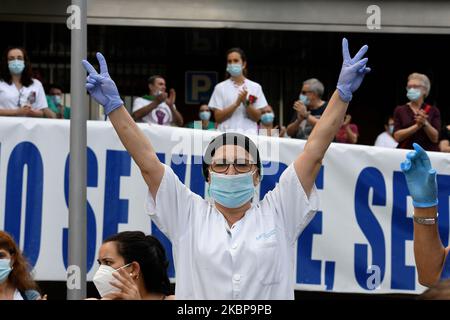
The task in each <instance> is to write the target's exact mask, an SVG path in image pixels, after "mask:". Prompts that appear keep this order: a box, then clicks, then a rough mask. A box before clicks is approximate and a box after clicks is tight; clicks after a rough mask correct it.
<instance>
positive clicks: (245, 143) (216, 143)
mask: <svg viewBox="0 0 450 320" xmlns="http://www.w3.org/2000/svg"><path fill="white" fill-rule="evenodd" d="M224 145H234V146H240V147H242V148H244V149H245V150H246V151H247V152H248V153H250V155H251V156H252V157H253V159H256V166H257V167H258V173H259V175H260V176H261V172H262V164H261V158H260V156H259V151H258V148H257V147H256V144H255V143H254V142H253V141H252V140H250V138H249V137H247V136H246V135H243V134H240V133H237V132H225V133H223V134H221V135H219V136H217V137H215V138H214V139H212V140H211V142H210V143H209V145H208V147H207V148H206V151H205V154H204V156H203V176H204V177H205V180H207V179H208V166H209V165H210V164H211V162H212V158H213V157H214V154H215V153H216V150H217V149H219V148H220V147H221V146H224Z"/></svg>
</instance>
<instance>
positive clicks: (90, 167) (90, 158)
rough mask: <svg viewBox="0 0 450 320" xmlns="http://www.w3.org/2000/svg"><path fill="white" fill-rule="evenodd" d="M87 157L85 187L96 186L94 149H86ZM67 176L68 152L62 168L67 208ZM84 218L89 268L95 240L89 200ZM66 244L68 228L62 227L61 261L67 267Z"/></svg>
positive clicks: (92, 258) (92, 210)
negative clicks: (85, 221)
mask: <svg viewBox="0 0 450 320" xmlns="http://www.w3.org/2000/svg"><path fill="white" fill-rule="evenodd" d="M86 158H87V173H86V174H87V176H86V186H87V187H95V188H96V187H98V161H97V157H96V156H95V153H94V151H92V149H91V148H87V149H86ZM69 176H70V154H69V155H67V158H66V165H65V169H64V198H65V200H66V206H67V208H69V181H70V179H69ZM86 220H87V254H86V265H87V266H86V267H87V270H88V272H89V270H90V269H91V268H92V266H93V264H94V261H95V255H96V252H95V248H96V241H97V223H96V220H95V213H94V209H92V206H91V204H90V203H89V201H86ZM68 246H69V229H68V228H64V229H63V261H64V267H65V268H66V269H67V266H68V265H69V263H68Z"/></svg>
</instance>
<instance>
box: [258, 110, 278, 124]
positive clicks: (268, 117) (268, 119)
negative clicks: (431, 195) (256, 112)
mask: <svg viewBox="0 0 450 320" xmlns="http://www.w3.org/2000/svg"><path fill="white" fill-rule="evenodd" d="M273 119H275V115H274V114H273V112H267V113H264V114H263V115H262V116H261V122H262V123H264V124H269V123H272V122H273Z"/></svg>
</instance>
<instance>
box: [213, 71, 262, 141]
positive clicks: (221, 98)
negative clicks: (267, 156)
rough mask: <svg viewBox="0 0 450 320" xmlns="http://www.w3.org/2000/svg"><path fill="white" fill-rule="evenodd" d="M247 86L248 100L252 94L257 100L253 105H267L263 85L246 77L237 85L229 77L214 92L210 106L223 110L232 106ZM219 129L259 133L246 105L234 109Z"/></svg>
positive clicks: (258, 106)
mask: <svg viewBox="0 0 450 320" xmlns="http://www.w3.org/2000/svg"><path fill="white" fill-rule="evenodd" d="M244 88H246V89H247V91H248V95H247V100H249V97H250V96H254V97H256V101H255V102H254V103H253V107H255V108H256V109H261V108H264V107H265V106H267V100H266V97H265V96H264V93H263V90H262V88H261V85H259V84H258V83H256V82H254V81H251V80H249V79H245V80H244V83H243V84H242V85H237V84H236V83H234V82H233V81H232V80H231V79H227V80H225V81H222V82H220V83H218V84H217V85H216V86H215V88H214V92H213V94H212V96H211V99H210V100H209V103H208V106H209V107H210V108H211V109H218V110H222V109H224V108H227V107H229V106H231V105H232V104H233V103H234V102H236V99H237V97H238V94H239V92H240V91H241V90H242V89H244ZM217 129H218V130H220V131H236V132H241V133H246V134H255V135H256V134H258V127H257V123H256V122H255V121H253V120H252V119H250V118H249V116H248V114H247V111H246V106H245V105H244V104H243V103H241V105H240V106H239V107H238V108H237V109H236V110H235V111H234V113H233V114H232V115H231V117H229V118H228V119H227V120H225V121H223V122H222V123H220V124H219V126H218V128H217Z"/></svg>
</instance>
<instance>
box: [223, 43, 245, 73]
mask: <svg viewBox="0 0 450 320" xmlns="http://www.w3.org/2000/svg"><path fill="white" fill-rule="evenodd" d="M233 52H236V53H239V55H240V56H241V59H242V62H247V56H246V55H245V52H244V50H242V49H241V48H238V47H235V48H231V49H228V51H227V53H226V55H225V60H228V55H229V54H230V53H233ZM243 74H244V76H247V68H245V69H244V70H243ZM227 75H228V76H230V74H229V73H228V72H227Z"/></svg>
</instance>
